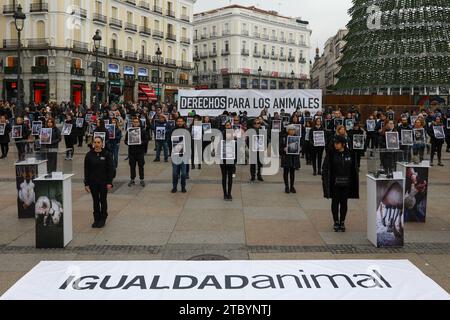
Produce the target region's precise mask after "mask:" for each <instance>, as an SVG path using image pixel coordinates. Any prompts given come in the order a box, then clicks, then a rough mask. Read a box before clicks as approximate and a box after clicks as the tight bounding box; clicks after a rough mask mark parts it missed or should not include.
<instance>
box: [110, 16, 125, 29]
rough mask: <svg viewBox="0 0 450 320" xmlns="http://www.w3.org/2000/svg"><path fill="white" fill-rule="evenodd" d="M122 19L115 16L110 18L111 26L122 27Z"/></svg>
mask: <svg viewBox="0 0 450 320" xmlns="http://www.w3.org/2000/svg"><path fill="white" fill-rule="evenodd" d="M122 25H123V23H122V20H119V19H115V18H109V26H110V27H116V28H120V29H122Z"/></svg>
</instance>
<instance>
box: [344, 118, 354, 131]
mask: <svg viewBox="0 0 450 320" xmlns="http://www.w3.org/2000/svg"><path fill="white" fill-rule="evenodd" d="M354 126H355V120H353V119H346V120H345V129H346V130H347V131H350V130H353V127H354Z"/></svg>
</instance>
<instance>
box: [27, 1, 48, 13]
mask: <svg viewBox="0 0 450 320" xmlns="http://www.w3.org/2000/svg"><path fill="white" fill-rule="evenodd" d="M30 12H48V3H46V2H38V3H32V4H30Z"/></svg>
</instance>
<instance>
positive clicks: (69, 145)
mask: <svg viewBox="0 0 450 320" xmlns="http://www.w3.org/2000/svg"><path fill="white" fill-rule="evenodd" d="M64 124H67V125H71V126H72V129H71V131H70V133H69V134H65V135H64V142H65V144H66V158H65V160H73V155H74V153H75V148H74V144H75V143H76V136H75V132H74V130H75V123H74V121H73V119H72V116H71V115H70V114H68V115H66V120H65V121H64Z"/></svg>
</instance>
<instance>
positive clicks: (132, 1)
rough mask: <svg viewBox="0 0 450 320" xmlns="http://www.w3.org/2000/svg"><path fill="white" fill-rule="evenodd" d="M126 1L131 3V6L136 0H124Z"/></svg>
mask: <svg viewBox="0 0 450 320" xmlns="http://www.w3.org/2000/svg"><path fill="white" fill-rule="evenodd" d="M125 2H126V3H128V4H131V5H133V6H135V5H136V0H125Z"/></svg>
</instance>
